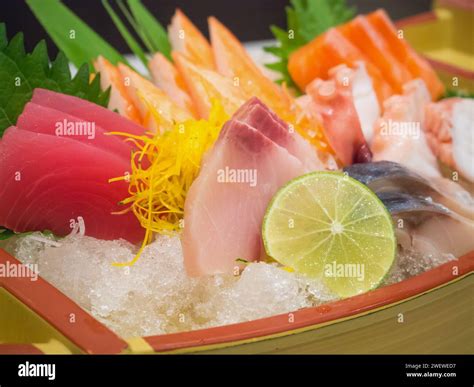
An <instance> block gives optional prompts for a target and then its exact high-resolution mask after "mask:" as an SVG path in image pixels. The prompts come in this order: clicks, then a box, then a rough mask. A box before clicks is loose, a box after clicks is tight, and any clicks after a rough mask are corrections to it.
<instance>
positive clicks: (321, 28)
mask: <svg viewBox="0 0 474 387" xmlns="http://www.w3.org/2000/svg"><path fill="white" fill-rule="evenodd" d="M290 3H291V6H289V7H286V8H285V11H286V24H287V30H286V31H285V30H283V29H281V28H280V27H277V26H271V27H270V29H271V31H272V33H273V35H274V36H275V39H276V40H277V41H278V45H277V46H271V47H265V48H264V49H265V51H267V52H270V53H271V54H273V55H275V56H276V57H278V58H279V61H278V62H275V63H270V64H267V65H266V66H267V67H268V68H269V69H271V70H274V71H277V72H279V73H280V74H281V79H279V80H278V82H280V83H281V82H285V83H286V84H287V85H288V86H290V87H293V88H294V89H296V90H297V89H298V87H297V86H296V84H295V83H294V82H293V80H292V79H291V76H290V73H289V72H288V58H289V57H290V55H291V53H292V52H293V51H295V50H297V49H298V48H299V47H301V46H304V45H305V44H306V43H308V42H310V41H311V40H313V39H314V38H315V37H316V36H318V35H320V34H322V33H324V32H326V31H327V30H328V29H329V28H331V27H335V26H338V25H339V24H343V23H345V22H347V21H349V20H351V19H352V18H353V17H354V15H355V13H356V10H355V8H354V7H348V6H347V4H346V0H290Z"/></svg>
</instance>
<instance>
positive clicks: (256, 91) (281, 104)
mask: <svg viewBox="0 0 474 387" xmlns="http://www.w3.org/2000/svg"><path fill="white" fill-rule="evenodd" d="M208 21H209V33H210V36H211V45H212V50H213V53H214V59H215V63H216V66H217V71H218V72H219V73H221V74H222V75H224V76H226V77H229V78H230V79H232V80H233V81H234V82H236V83H238V84H239V85H240V87H241V88H242V89H243V90H244V92H245V93H246V94H247V95H249V96H251V97H258V98H260V99H261V100H262V101H263V102H264V103H265V104H266V105H268V106H269V107H270V108H271V109H272V110H274V111H276V112H278V111H279V110H281V109H282V108H287V106H285V105H286V104H285V102H287V99H286V98H284V97H283V93H282V90H281V89H280V87H279V86H278V85H277V84H275V83H274V82H273V81H272V80H271V79H269V78H268V77H267V76H265V75H264V73H263V72H262V70H261V69H260V68H259V67H258V66H257V65H256V64H255V63H254V61H253V60H252V58H251V57H250V56H249V54H248V53H247V51H246V50H245V48H244V47H243V46H242V44H241V43H240V42H239V40H238V39H237V38H236V37H235V35H234V34H233V33H232V32H231V31H229V29H227V28H226V27H225V26H224V25H223V24H222V23H220V22H219V21H218V20H217V19H216V18H214V17H210V18H209V19H208Z"/></svg>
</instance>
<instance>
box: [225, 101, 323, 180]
mask: <svg viewBox="0 0 474 387" xmlns="http://www.w3.org/2000/svg"><path fill="white" fill-rule="evenodd" d="M233 119H236V120H238V121H241V122H243V123H246V124H248V125H249V126H252V127H254V128H256V129H257V130H259V131H260V132H261V133H262V134H263V135H264V136H266V137H268V138H269V139H270V140H272V141H273V142H275V143H277V144H278V145H280V146H282V147H284V148H286V149H287V150H288V152H290V154H292V155H293V156H295V157H296V158H297V159H298V160H300V161H301V163H302V164H303V165H304V166H305V168H306V169H307V171H308V172H311V171H315V170H322V169H324V165H323V163H322V162H321V161H320V160H319V158H318V156H317V155H316V152H315V150H314V148H313V147H312V146H311V145H310V144H309V143H308V142H306V140H304V139H303V137H301V136H300V135H299V133H298V132H296V130H294V129H293V130H290V127H289V126H288V124H287V123H286V122H284V121H283V120H282V119H280V118H279V117H278V116H277V115H276V114H275V113H274V112H272V111H271V110H270V109H269V108H268V107H267V106H266V105H265V104H264V103H263V102H262V101H260V100H259V99H258V98H257V97H252V98H251V99H250V100H248V101H247V102H246V103H245V104H244V105H242V106H241V107H240V108H239V110H238V111H237V112H236V113H235V114H234V117H233Z"/></svg>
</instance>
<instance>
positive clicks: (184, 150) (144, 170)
mask: <svg viewBox="0 0 474 387" xmlns="http://www.w3.org/2000/svg"><path fill="white" fill-rule="evenodd" d="M144 102H145V103H147V101H146V100H145V99H144ZM147 107H148V109H149V111H150V112H151V114H152V115H153V116H154V118H155V121H156V122H157V123H159V122H160V121H161V117H160V114H159V112H158V111H157V109H156V108H154V106H153V105H152V104H149V103H147ZM228 119H229V116H228V115H227V114H226V113H225V111H224V108H223V107H222V105H221V104H220V103H219V102H218V101H217V100H215V101H213V103H212V109H211V112H210V114H209V118H208V119H207V120H194V119H192V120H187V121H185V122H182V123H176V124H174V125H173V126H172V128H171V129H170V130H167V131H165V132H164V133H153V134H151V133H148V134H146V135H143V136H131V135H129V134H127V133H119V132H116V133H113V134H115V135H121V136H126V137H127V140H128V141H132V142H133V143H134V144H135V145H136V146H137V147H138V151H136V152H134V153H133V154H132V157H131V173H130V175H128V176H121V177H117V178H114V179H111V180H110V182H113V181H119V180H125V181H127V182H128V183H129V194H130V196H129V197H128V198H126V199H124V200H123V201H122V204H124V205H129V206H130V207H131V209H132V211H133V212H134V214H135V216H136V217H137V218H138V220H139V221H140V224H141V226H142V227H143V228H145V230H146V233H145V238H144V240H143V243H142V246H141V248H140V250H139V251H138V253H137V255H136V256H135V258H134V259H133V260H132V261H131V262H126V263H118V264H116V265H117V266H129V265H133V264H134V263H135V262H136V261H137V260H138V258H139V257H140V254H141V253H142V251H143V249H144V248H145V246H146V245H148V244H149V243H150V242H151V241H152V239H153V235H154V233H160V234H171V233H174V232H176V231H178V230H179V229H180V228H182V226H183V222H182V219H183V215H184V201H185V199H186V194H187V193H188V190H189V188H190V187H191V184H192V182H193V181H194V179H196V177H197V176H198V173H199V170H200V167H201V161H202V158H203V155H204V154H205V152H206V151H207V150H208V149H209V148H210V147H211V146H212V145H213V144H214V142H215V141H216V139H217V137H218V135H219V132H220V130H221V128H222V125H223V124H224V123H225V122H226V121H227V120H228Z"/></svg>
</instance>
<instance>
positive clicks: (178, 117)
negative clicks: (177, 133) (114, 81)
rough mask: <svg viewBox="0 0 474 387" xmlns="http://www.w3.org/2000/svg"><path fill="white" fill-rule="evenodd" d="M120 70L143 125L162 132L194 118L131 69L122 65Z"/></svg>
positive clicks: (119, 66) (119, 67)
mask: <svg viewBox="0 0 474 387" xmlns="http://www.w3.org/2000/svg"><path fill="white" fill-rule="evenodd" d="M118 69H119V71H120V73H121V75H122V77H123V82H124V85H125V88H126V90H127V92H128V95H129V96H130V98H131V99H132V100H133V102H134V104H135V106H137V107H138V110H139V111H140V115H141V118H142V121H143V125H144V126H146V127H147V128H148V129H151V130H153V131H155V132H162V131H163V130H167V129H171V127H172V126H173V125H174V124H175V123H176V122H182V121H186V120H188V119H190V118H192V115H191V114H190V113H189V112H188V111H186V110H185V109H183V108H181V107H180V106H178V105H177V104H175V103H174V102H173V100H172V99H171V98H170V97H169V96H168V95H167V94H166V93H164V92H163V91H162V90H160V89H159V88H158V87H156V86H155V85H154V84H153V83H151V82H150V81H149V80H147V79H145V78H143V77H142V76H141V75H139V74H137V73H136V72H135V71H133V70H132V69H131V68H130V67H128V66H125V65H124V64H121V63H120V64H119V65H118ZM156 113H158V116H157V115H156Z"/></svg>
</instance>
